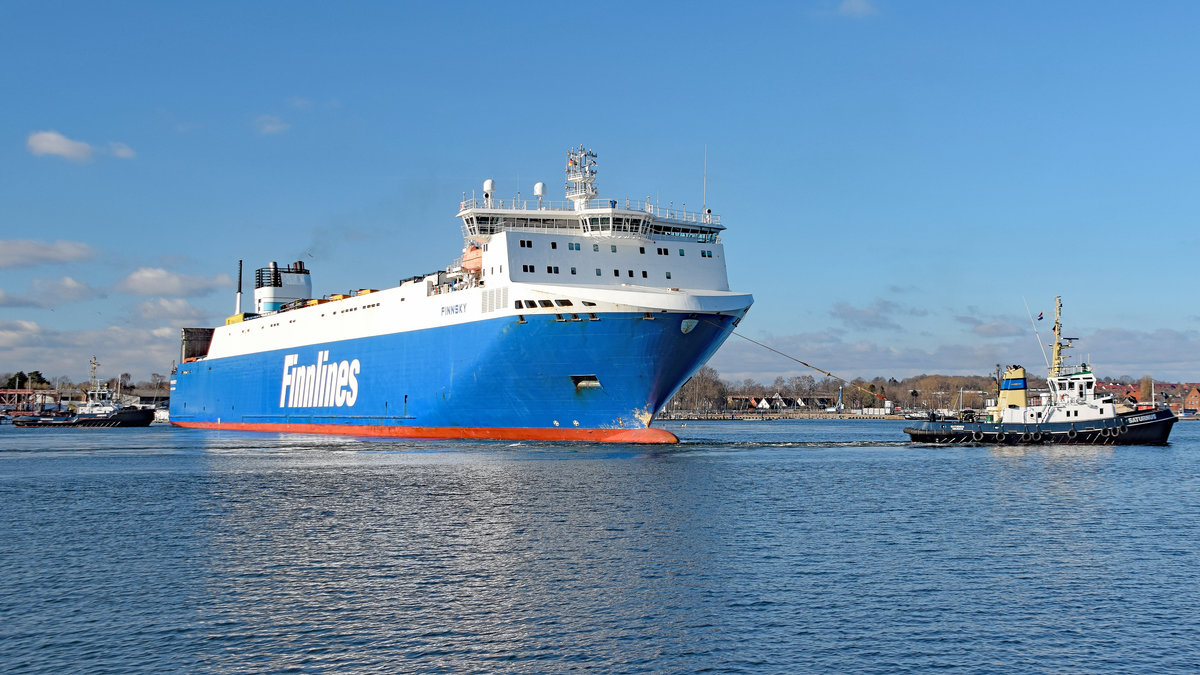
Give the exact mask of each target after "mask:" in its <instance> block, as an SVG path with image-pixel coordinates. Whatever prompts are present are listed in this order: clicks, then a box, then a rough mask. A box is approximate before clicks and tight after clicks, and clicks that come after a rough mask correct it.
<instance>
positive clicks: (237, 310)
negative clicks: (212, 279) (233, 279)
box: [233, 260, 242, 314]
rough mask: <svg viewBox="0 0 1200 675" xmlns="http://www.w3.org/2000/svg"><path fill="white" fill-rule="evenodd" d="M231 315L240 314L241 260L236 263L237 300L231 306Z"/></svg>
mask: <svg viewBox="0 0 1200 675" xmlns="http://www.w3.org/2000/svg"><path fill="white" fill-rule="evenodd" d="M233 313H234V314H241V313H242V261H241V260H239V261H238V290H237V300H235V301H234V305H233Z"/></svg>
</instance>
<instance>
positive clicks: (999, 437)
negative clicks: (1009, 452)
mask: <svg viewBox="0 0 1200 675" xmlns="http://www.w3.org/2000/svg"><path fill="white" fill-rule="evenodd" d="M1007 440H1008V434H1006V433H1004V432H1003V431H1001V432H1000V433H998V434H996V442H997V443H1004V442H1005V441H1007Z"/></svg>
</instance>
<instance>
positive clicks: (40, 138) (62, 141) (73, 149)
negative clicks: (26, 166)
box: [25, 131, 92, 162]
mask: <svg viewBox="0 0 1200 675" xmlns="http://www.w3.org/2000/svg"><path fill="white" fill-rule="evenodd" d="M25 146H26V147H27V148H29V152H31V153H33V154H34V155H56V156H58V157H65V158H67V159H72V160H75V161H77V162H86V161H88V160H89V159H91V158H92V146H90V145H88V144H87V143H84V142H83V141H73V140H71V139H69V138H67V137H66V136H63V135H62V134H60V133H58V132H57V131H35V132H33V133H32V134H29V138H27V139H26V140H25Z"/></svg>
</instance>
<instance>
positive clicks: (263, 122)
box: [254, 115, 292, 136]
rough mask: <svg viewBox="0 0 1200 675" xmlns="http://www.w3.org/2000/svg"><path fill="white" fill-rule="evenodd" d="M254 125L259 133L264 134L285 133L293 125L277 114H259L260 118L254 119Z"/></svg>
mask: <svg viewBox="0 0 1200 675" xmlns="http://www.w3.org/2000/svg"><path fill="white" fill-rule="evenodd" d="M254 125H255V127H256V128H257V129H258V133H260V134H262V135H264V136H268V135H271V134H280V133H283V132H285V131H287V130H288V129H290V128H291V126H292V125H290V124H288V123H287V122H284V121H283V120H282V119H280V118H279V117H278V116H276V115H259V116H258V119H256V120H254Z"/></svg>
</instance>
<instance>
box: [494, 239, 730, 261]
mask: <svg viewBox="0 0 1200 675" xmlns="http://www.w3.org/2000/svg"><path fill="white" fill-rule="evenodd" d="M520 247H521V248H533V241H532V240H530V239H521V240H520ZM550 248H551V249H553V250H558V242H557V241H552V242H550ZM608 248H609V250H610V251H612V252H613V253H616V252H617V247H616V245H615V244H610V245H609V247H608ZM484 250H485V251H486V250H487V246H486V245H484ZM567 250H568V251H579V250H581V248H580V245H579V244H578V243H576V242H567ZM592 252H594V253H599V252H600V244H592ZM638 253H641V254H642V255H645V254H646V247H645V246H639V247H638ZM658 255H671V249H669V248H664V247H661V246H660V247H659V248H658ZM679 255H685V253H684V249H679ZM700 257H701V258H711V257H713V252H712V251H710V250H707V249H705V250H702V251H700Z"/></svg>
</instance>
